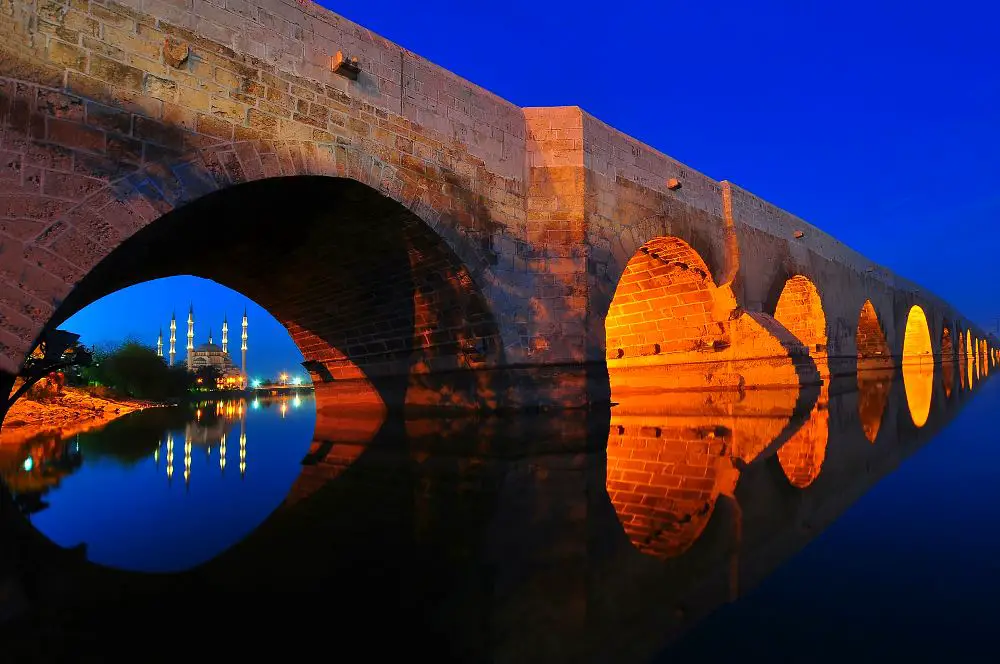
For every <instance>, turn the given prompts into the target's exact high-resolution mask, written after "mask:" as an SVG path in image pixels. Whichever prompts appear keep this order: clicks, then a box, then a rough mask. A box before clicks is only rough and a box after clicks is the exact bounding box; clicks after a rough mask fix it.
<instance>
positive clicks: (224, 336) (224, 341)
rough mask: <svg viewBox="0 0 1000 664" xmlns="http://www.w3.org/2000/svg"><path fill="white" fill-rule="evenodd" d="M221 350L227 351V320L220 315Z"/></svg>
mask: <svg viewBox="0 0 1000 664" xmlns="http://www.w3.org/2000/svg"><path fill="white" fill-rule="evenodd" d="M222 352H223V353H228V352H229V320H228V317H226V316H223V317H222Z"/></svg>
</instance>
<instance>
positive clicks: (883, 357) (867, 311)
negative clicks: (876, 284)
mask: <svg viewBox="0 0 1000 664" xmlns="http://www.w3.org/2000/svg"><path fill="white" fill-rule="evenodd" d="M855 341H856V344H857V349H858V372H859V373H860V372H862V371H866V370H870V369H885V368H887V367H891V366H892V352H891V351H890V350H889V342H888V341H887V340H886V338H885V332H884V331H883V330H882V324H881V323H880V322H879V319H878V314H877V313H876V312H875V307H874V306H873V305H872V302H871V300H865V303H864V304H863V305H862V306H861V312H860V313H859V314H858V330H857V334H856V335H855Z"/></svg>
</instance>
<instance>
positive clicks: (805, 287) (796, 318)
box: [774, 274, 829, 378]
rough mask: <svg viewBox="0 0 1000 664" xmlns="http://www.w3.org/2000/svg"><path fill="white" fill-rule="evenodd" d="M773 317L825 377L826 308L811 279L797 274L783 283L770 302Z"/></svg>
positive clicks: (827, 367)
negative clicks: (774, 299)
mask: <svg viewBox="0 0 1000 664" xmlns="http://www.w3.org/2000/svg"><path fill="white" fill-rule="evenodd" d="M774 319H775V320H776V321H777V322H778V323H779V324H781V325H782V326H783V327H784V328H785V329H786V330H788V331H789V332H790V333H791V334H792V335H793V336H794V337H795V338H796V339H798V340H799V342H800V343H801V344H802V346H803V349H804V351H805V352H806V354H807V355H808V356H809V357H810V358H812V360H813V361H814V362H815V363H816V369H817V370H818V371H819V375H820V376H821V377H824V378H825V377H828V376H829V366H828V363H827V320H826V312H825V311H824V309H823V300H822V298H821V297H820V294H819V289H817V288H816V285H815V284H814V283H813V282H812V280H811V279H809V278H808V277H806V276H804V275H801V274H797V275H794V276H792V277H790V278H789V279H788V280H787V281H786V282H785V283H784V286H782V288H781V293H780V295H778V299H777V302H775V305H774Z"/></svg>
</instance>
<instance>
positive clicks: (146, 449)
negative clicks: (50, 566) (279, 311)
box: [0, 396, 315, 571]
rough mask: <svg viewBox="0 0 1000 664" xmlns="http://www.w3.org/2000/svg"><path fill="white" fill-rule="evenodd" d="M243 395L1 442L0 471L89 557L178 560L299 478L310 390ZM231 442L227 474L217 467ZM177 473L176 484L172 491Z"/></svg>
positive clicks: (231, 530) (147, 564)
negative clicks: (234, 468)
mask: <svg viewBox="0 0 1000 664" xmlns="http://www.w3.org/2000/svg"><path fill="white" fill-rule="evenodd" d="M252 403H253V405H252V406H251V405H248V404H247V402H246V401H245V400H243V399H235V400H221V401H215V400H206V401H199V402H195V403H191V404H187V405H183V406H178V407H170V408H154V409H148V410H145V411H142V412H137V413H133V414H130V415H127V416H125V417H122V418H120V419H118V420H115V421H112V422H111V423H109V424H108V425H107V426H105V427H104V428H102V429H99V430H93V431H88V432H84V433H80V434H78V435H76V436H74V437H72V438H71V439H62V438H61V437H60V436H59V435H58V434H57V433H47V434H44V435H42V436H40V437H37V438H34V439H30V440H28V441H27V442H24V443H21V444H16V445H10V444H0V455H2V458H4V459H5V462H4V463H3V464H2V467H0V473H2V476H3V479H4V481H5V483H6V484H7V486H8V488H9V489H10V491H11V493H12V494H13V497H14V499H15V501H16V502H17V503H18V504H19V505H22V506H24V509H23V511H24V513H26V514H30V515H32V519H33V522H34V525H35V526H36V527H37V528H38V529H39V530H40V531H41V532H42V533H44V534H45V535H47V536H48V537H50V538H51V539H52V540H53V541H55V542H56V543H58V544H61V545H65V546H73V545H76V544H79V543H86V544H87V547H88V549H87V550H88V556H89V558H90V559H91V560H93V561H94V562H99V563H102V564H106V565H111V566H114V567H119V568H124V569H135V570H149V571H169V570H180V569H185V568H188V567H191V566H192V565H195V564H198V563H200V562H203V561H205V560H208V559H210V558H211V557H213V556H214V555H216V554H218V553H219V552H220V551H222V550H224V549H225V548H227V547H228V546H231V545H232V544H234V543H235V542H237V541H239V540H240V539H242V538H243V537H244V536H245V535H246V534H247V533H248V532H250V531H251V530H252V529H253V528H254V527H255V526H256V525H257V524H258V523H260V522H261V521H262V520H263V519H264V517H265V516H266V515H267V514H268V513H269V512H270V511H271V510H273V509H274V507H276V506H277V505H278V504H280V503H281V501H282V500H283V499H284V497H285V495H286V494H287V493H288V491H289V488H290V487H291V486H292V484H293V482H294V480H295V479H296V477H297V476H298V475H299V463H300V461H301V459H302V456H303V455H304V454H305V452H306V450H307V449H308V446H309V443H310V441H311V440H312V434H313V431H314V423H315V409H314V408H313V407H312V397H311V396H310V397H302V396H297V397H281V398H272V399H255V400H254V401H253V402H252ZM248 431H249V432H250V434H249V435H248ZM0 440H2V439H0ZM231 442H232V443H237V444H238V450H237V451H238V459H235V460H233V461H238V471H239V472H238V473H237V474H235V475H233V474H232V472H231V471H230V472H229V473H227V472H226V469H227V467H228V465H229V464H230V462H231V460H230V455H231V453H232V452H231V450H230V449H229V448H230V444H231ZM248 448H252V450H251V452H252V454H251V455H250V458H249V459H248ZM216 457H217V459H216ZM24 459H32V462H31V463H30V464H28V463H25V462H24V461H23V460H24ZM252 463H257V464H259V466H254V465H252ZM255 468H256V470H254V469H255ZM248 469H249V470H251V471H254V472H248ZM254 478H255V479H254ZM177 480H180V481H181V482H182V483H183V487H184V490H183V491H181V492H180V493H178V492H177V491H176V490H173V489H172V487H173V486H174V485H175V484H177ZM251 480H253V481H251ZM234 482H235V483H234ZM153 523H155V524H156V527H155V528H150V524H153Z"/></svg>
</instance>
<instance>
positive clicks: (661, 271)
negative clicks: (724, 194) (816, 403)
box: [605, 236, 802, 412]
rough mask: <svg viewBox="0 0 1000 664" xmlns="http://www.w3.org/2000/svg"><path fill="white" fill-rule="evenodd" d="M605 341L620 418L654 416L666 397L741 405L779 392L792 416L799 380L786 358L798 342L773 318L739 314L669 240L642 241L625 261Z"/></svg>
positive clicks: (702, 266)
mask: <svg viewBox="0 0 1000 664" xmlns="http://www.w3.org/2000/svg"><path fill="white" fill-rule="evenodd" d="M605 337H606V358H607V360H606V361H607V366H608V373H609V378H610V381H611V392H612V401H613V402H615V403H616V404H618V405H617V406H616V407H617V408H618V409H619V412H624V411H626V410H630V409H634V410H643V411H648V410H650V409H652V410H656V409H658V406H659V401H660V400H661V396H658V395H662V394H663V393H664V392H695V391H726V392H737V393H739V397H738V398H736V399H734V401H743V399H744V397H745V395H746V394H749V392H748V391H747V388H758V389H772V388H779V389H781V390H783V391H784V392H785V393H787V394H788V395H789V399H790V402H791V403H789V405H788V408H789V410H791V409H792V408H793V404H794V401H795V399H796V398H797V396H798V387H799V385H800V383H801V382H802V379H801V377H800V374H801V373H802V368H801V367H799V366H797V364H796V362H795V361H794V360H793V358H792V357H791V356H792V355H794V354H795V353H796V351H798V350H801V344H800V343H799V342H798V340H797V339H795V338H794V337H793V336H792V335H791V334H789V333H788V331H787V330H783V329H782V328H781V326H780V325H778V324H777V323H776V322H775V321H774V319H773V318H772V317H770V316H768V315H766V314H762V313H751V312H746V311H743V310H741V309H740V308H739V307H738V306H737V303H736V298H735V296H734V295H733V292H732V289H731V287H730V286H729V285H728V284H726V285H722V286H716V284H715V282H714V280H713V277H712V274H711V272H710V270H709V268H708V266H707V265H706V263H705V261H704V260H703V258H702V257H701V256H700V255H699V254H698V252H697V251H695V250H694V249H693V248H692V247H691V246H690V245H688V244H687V243H686V242H684V241H683V240H681V239H680V238H677V237H673V236H667V237H658V238H654V239H652V240H650V241H649V242H646V243H645V244H644V245H642V246H641V247H640V248H639V250H638V251H636V253H635V255H633V256H632V257H631V258H630V260H629V261H628V263H627V264H626V266H625V268H624V271H623V273H622V276H621V279H620V280H619V282H618V284H617V287H616V289H615V293H614V296H613V298H612V300H611V304H610V306H609V308H608V313H607V317H606V319H605ZM668 367H669V371H667V370H665V369H666V368H668ZM768 399H770V400H772V401H773V400H774V397H773V395H772V396H771V397H768ZM751 400H752V399H751ZM748 407H749V408H750V409H751V410H753V409H754V408H756V406H753V405H750V406H748Z"/></svg>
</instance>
